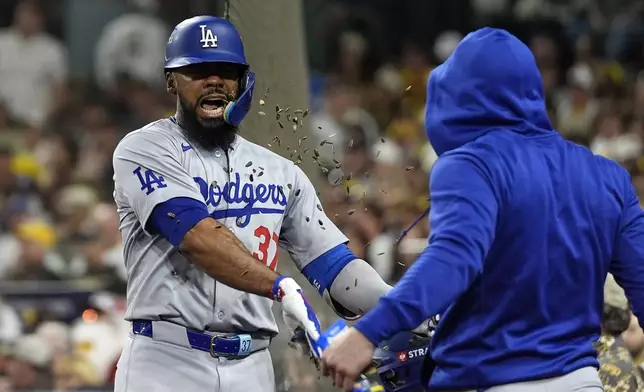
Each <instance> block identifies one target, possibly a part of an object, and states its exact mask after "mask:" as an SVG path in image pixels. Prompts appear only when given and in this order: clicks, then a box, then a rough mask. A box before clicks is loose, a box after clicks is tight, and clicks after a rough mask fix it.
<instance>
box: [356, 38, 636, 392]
mask: <svg viewBox="0 0 644 392" xmlns="http://www.w3.org/2000/svg"><path fill="white" fill-rule="evenodd" d="M426 110H427V111H426V124H425V126H426V129H427V136H428V138H429V140H430V141H431V143H432V145H433V147H434V148H435V150H436V152H437V153H438V155H439V158H438V160H437V162H436V164H435V166H434V167H433V169H432V173H431V175H430V196H431V201H432V202H431V212H430V217H429V219H430V225H431V235H430V237H429V246H428V247H427V248H426V249H425V250H424V251H423V253H422V254H421V255H420V256H419V258H418V260H417V261H416V262H415V263H414V265H413V266H411V267H410V269H409V270H408V272H407V273H406V274H405V275H404V276H403V278H402V279H401V281H400V282H399V283H398V284H397V285H396V286H395V288H394V289H393V290H392V291H391V292H390V293H389V294H387V295H386V296H384V297H382V298H381V300H380V301H379V303H378V304H377V305H376V307H375V308H374V309H372V310H371V311H370V312H368V313H367V314H366V315H365V316H364V317H363V318H362V319H360V320H359V321H358V322H357V323H356V325H355V327H356V329H358V330H359V331H361V332H362V333H363V334H364V335H365V336H366V337H367V339H369V340H370V341H371V342H372V343H374V344H378V343H379V342H381V341H383V340H384V339H386V338H388V337H390V336H392V335H393V334H394V333H396V332H397V331H402V330H410V329H413V328H415V327H416V326H418V325H419V324H420V323H421V322H422V321H423V320H425V319H427V318H428V317H430V316H432V315H435V314H438V313H440V314H442V318H441V321H440V323H439V327H438V330H437V331H436V334H435V336H434V339H433V342H432V347H431V353H432V354H431V355H432V358H433V359H434V361H435V362H436V366H437V367H436V369H435V371H434V374H433V376H432V378H431V381H430V387H431V388H436V389H443V390H449V389H470V388H485V387H490V386H494V385H501V384H506V383H512V382H519V381H526V380H536V379H542V378H548V377H555V376H559V375H563V374H566V373H569V372H571V371H573V370H576V369H579V368H582V367H586V366H595V367H596V366H598V363H597V360H596V353H595V351H594V350H593V346H592V343H593V341H595V340H596V339H597V338H598V336H599V333H600V323H601V319H602V312H603V284H604V280H605V279H606V274H607V272H609V271H610V272H612V273H613V274H614V275H615V278H616V280H617V281H618V283H619V284H620V285H621V286H622V287H623V288H624V289H625V291H626V294H627V297H628V299H629V300H630V301H631V304H632V307H633V311H634V313H635V315H636V316H638V318H639V320H640V321H644V313H643V312H644V214H643V213H642V209H641V207H640V205H639V202H638V200H637V197H636V195H635V192H634V189H633V187H632V185H631V182H630V177H629V175H628V173H627V172H626V171H625V170H624V169H623V168H621V167H620V166H619V165H618V164H616V163H614V162H612V161H610V160H608V159H605V158H602V157H599V156H594V155H593V154H592V153H591V152H590V151H589V150H588V149H586V148H584V147H582V146H579V145H576V144H574V143H571V142H568V141H566V140H564V139H563V138H562V137H560V135H559V134H558V133H557V132H556V131H555V130H553V129H552V127H551V125H550V122H549V120H548V117H547V115H546V109H545V103H544V93H543V89H542V81H541V77H540V74H539V71H538V69H537V66H536V64H535V60H534V57H533V56H532V53H531V52H530V50H529V49H528V48H527V47H526V46H525V45H524V44H523V43H521V42H520V41H519V40H518V39H516V38H515V37H514V36H512V35H511V34H509V33H507V32H505V31H503V30H496V29H491V28H484V29H481V30H478V31H476V32H473V33H471V34H469V35H468V36H467V37H466V38H465V39H464V40H463V41H462V42H461V43H460V44H459V46H458V47H457V48H456V50H455V51H454V53H453V54H452V56H451V57H450V58H449V59H448V60H447V61H446V62H445V64H443V65H441V66H439V67H438V68H436V69H435V70H434V71H432V73H431V76H430V79H429V83H428V87H427V109H426Z"/></svg>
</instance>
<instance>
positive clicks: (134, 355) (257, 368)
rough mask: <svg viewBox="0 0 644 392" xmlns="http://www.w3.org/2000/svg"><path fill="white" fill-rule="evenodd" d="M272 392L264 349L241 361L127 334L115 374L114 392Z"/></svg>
mask: <svg viewBox="0 0 644 392" xmlns="http://www.w3.org/2000/svg"><path fill="white" fill-rule="evenodd" d="M150 391H154V392H178V391H181V392H183V391H185V392H188V391H190V392H192V391H195V392H249V391H253V392H275V374H274V373H273V363H272V361H271V356H270V354H269V352H268V350H261V351H258V352H256V353H253V354H251V355H249V356H248V357H246V358H243V359H237V360H229V359H226V358H214V357H212V356H211V355H210V354H209V353H207V352H204V351H199V350H195V349H193V348H190V347H183V346H181V345H176V344H172V343H167V342H164V341H159V340H155V339H152V338H149V337H146V336H140V335H133V334H130V337H128V340H127V343H126V344H125V348H124V349H123V352H122V354H121V358H120V359H119V362H118V368H117V371H116V380H115V386H114V392H150Z"/></svg>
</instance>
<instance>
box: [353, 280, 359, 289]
mask: <svg viewBox="0 0 644 392" xmlns="http://www.w3.org/2000/svg"><path fill="white" fill-rule="evenodd" d="M353 287H358V278H356V280H355V282H353Z"/></svg>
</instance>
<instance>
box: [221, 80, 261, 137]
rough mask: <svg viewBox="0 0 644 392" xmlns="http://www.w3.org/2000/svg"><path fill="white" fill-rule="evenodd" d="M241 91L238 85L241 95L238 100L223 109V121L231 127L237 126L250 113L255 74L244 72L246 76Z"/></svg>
mask: <svg viewBox="0 0 644 392" xmlns="http://www.w3.org/2000/svg"><path fill="white" fill-rule="evenodd" d="M243 79H244V80H243V83H242V84H243V86H244V88H243V89H242V88H241V86H242V84H240V89H239V91H241V94H239V98H237V100H235V101H234V102H229V103H228V105H226V109H224V120H225V121H226V122H227V123H228V124H230V125H232V126H235V127H236V126H238V125H239V124H240V123H241V121H242V120H243V119H244V117H245V116H246V114H248V112H249V111H250V107H251V104H252V103H253V91H254V90H255V73H253V72H251V71H250V70H249V71H246V74H245V76H244V78H243Z"/></svg>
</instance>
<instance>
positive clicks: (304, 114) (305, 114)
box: [302, 109, 309, 118]
mask: <svg viewBox="0 0 644 392" xmlns="http://www.w3.org/2000/svg"><path fill="white" fill-rule="evenodd" d="M308 115H309V109H306V110H305V111H304V113H303V114H302V118H304V117H306V116H308Z"/></svg>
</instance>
